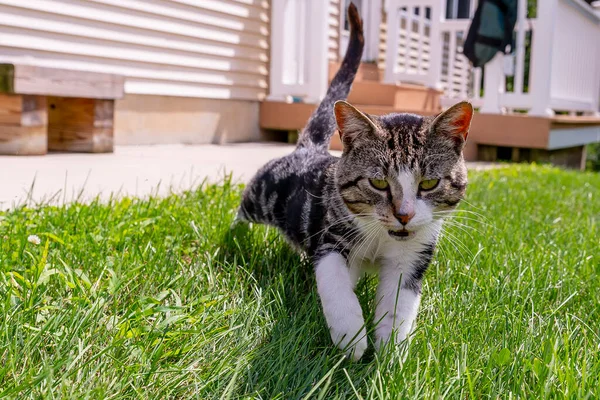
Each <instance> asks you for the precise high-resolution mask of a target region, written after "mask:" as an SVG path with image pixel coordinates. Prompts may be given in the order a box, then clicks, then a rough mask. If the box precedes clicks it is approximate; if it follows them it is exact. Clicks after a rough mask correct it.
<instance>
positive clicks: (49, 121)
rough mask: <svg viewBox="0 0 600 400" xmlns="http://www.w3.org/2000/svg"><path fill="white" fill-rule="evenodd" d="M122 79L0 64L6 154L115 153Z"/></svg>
mask: <svg viewBox="0 0 600 400" xmlns="http://www.w3.org/2000/svg"><path fill="white" fill-rule="evenodd" d="M123 89H124V78H123V77H121V76H117V75H110V74H98V73H92V72H82V71H69V70H63V69H55V68H42V67H36V66H31V65H13V64H0V154H13V155H27V154H45V153H46V152H47V150H54V151H74V152H91V153H101V152H111V151H112V150H113V131H114V122H113V121H114V101H115V99H119V98H122V97H123Z"/></svg>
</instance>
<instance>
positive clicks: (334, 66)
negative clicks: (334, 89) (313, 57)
mask: <svg viewBox="0 0 600 400" xmlns="http://www.w3.org/2000/svg"><path fill="white" fill-rule="evenodd" d="M340 65H342V63H341V62H336V61H332V62H330V63H329V81H330V82H331V80H332V79H333V77H334V76H335V74H336V73H337V71H338V69H340ZM382 80H383V71H382V70H380V69H379V67H378V66H377V64H375V63H360V65H359V67H358V71H357V72H356V77H355V78H354V82H365V81H370V82H381V81H382Z"/></svg>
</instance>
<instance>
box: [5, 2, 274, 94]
mask: <svg viewBox="0 0 600 400" xmlns="http://www.w3.org/2000/svg"><path fill="white" fill-rule="evenodd" d="M269 8H270V7H269V1H266V0H201V1H199V0H0V62H2V61H3V62H25V63H28V64H34V65H40V66H47V67H55V68H65V69H75V70H83V71H97V72H106V73H115V74H121V75H124V76H126V77H127V79H126V84H125V92H126V93H132V94H152V95H168V96H189V97H200V98H215V99H245V100H261V99H263V98H264V96H265V94H266V92H267V82H268V61H269V60H268V54H269V48H268V47H269V18H270V10H269Z"/></svg>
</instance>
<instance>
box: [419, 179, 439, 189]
mask: <svg viewBox="0 0 600 400" xmlns="http://www.w3.org/2000/svg"><path fill="white" fill-rule="evenodd" d="M438 183H440V180H439V179H425V180H423V181H421V183H419V189H421V190H431V189H433V188H435V187H436V186H437V185H438Z"/></svg>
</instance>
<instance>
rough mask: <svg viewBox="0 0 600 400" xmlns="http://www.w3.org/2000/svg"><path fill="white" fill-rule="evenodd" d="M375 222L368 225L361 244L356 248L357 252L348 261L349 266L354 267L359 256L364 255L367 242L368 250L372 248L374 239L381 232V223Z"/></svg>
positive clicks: (351, 254)
mask: <svg viewBox="0 0 600 400" xmlns="http://www.w3.org/2000/svg"><path fill="white" fill-rule="evenodd" d="M373 222H375V223H373V224H370V225H367V226H368V228H367V229H366V232H365V233H364V236H363V238H362V240H361V242H359V244H358V245H357V246H356V250H355V251H353V252H351V253H350V260H349V261H348V265H353V264H354V262H355V261H356V257H358V256H359V254H362V252H363V249H364V248H365V245H366V244H367V240H368V242H369V244H368V246H367V247H366V248H367V249H368V248H369V247H370V246H371V243H372V242H373V239H374V238H376V237H377V233H378V232H377V231H378V230H379V221H377V220H374V221H373Z"/></svg>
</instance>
